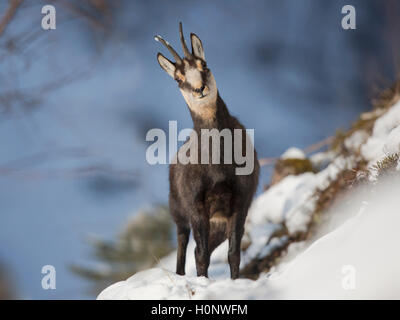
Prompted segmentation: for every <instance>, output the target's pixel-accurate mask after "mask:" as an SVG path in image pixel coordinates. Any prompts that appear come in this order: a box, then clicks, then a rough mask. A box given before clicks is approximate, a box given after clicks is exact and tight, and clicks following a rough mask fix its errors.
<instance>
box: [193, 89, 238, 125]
mask: <svg viewBox="0 0 400 320" xmlns="http://www.w3.org/2000/svg"><path fill="white" fill-rule="evenodd" d="M203 108H209V109H210V110H213V112H212V115H211V116H209V117H202V116H200V115H198V114H197V113H195V112H193V111H192V110H190V115H191V116H192V120H193V129H194V130H195V131H197V132H200V130H201V129H218V130H222V129H224V128H227V124H228V120H229V118H230V117H231V115H230V114H229V111H228V108H227V107H226V104H225V102H224V100H222V98H221V97H220V95H219V92H218V95H217V99H216V101H215V102H214V103H213V104H211V105H209V106H204V107H203Z"/></svg>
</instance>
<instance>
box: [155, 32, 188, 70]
mask: <svg viewBox="0 0 400 320" xmlns="http://www.w3.org/2000/svg"><path fill="white" fill-rule="evenodd" d="M154 40H156V41H159V42H161V43H162V44H163V45H164V46H166V47H167V49H168V50H169V52H171V54H172V55H173V56H174V59H175V60H176V62H177V63H178V64H181V63H182V59H181V57H180V56H179V54H177V53H176V51H175V50H174V48H172V47H171V45H170V44H169V42H168V41H166V40H164V39H163V38H162V37H161V36H159V35H157V36H155V37H154Z"/></svg>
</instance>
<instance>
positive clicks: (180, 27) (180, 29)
mask: <svg viewBox="0 0 400 320" xmlns="http://www.w3.org/2000/svg"><path fill="white" fill-rule="evenodd" d="M179 36H180V39H181V44H182V48H183V53H184V54H185V57H186V58H188V59H191V58H192V54H191V53H190V52H189V49H188V47H187V46H186V42H185V38H184V37H183V31H182V22H179Z"/></svg>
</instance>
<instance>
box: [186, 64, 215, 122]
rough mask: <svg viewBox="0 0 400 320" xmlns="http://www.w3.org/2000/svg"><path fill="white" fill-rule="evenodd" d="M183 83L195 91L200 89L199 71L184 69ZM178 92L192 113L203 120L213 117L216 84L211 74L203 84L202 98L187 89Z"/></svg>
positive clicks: (189, 68)
mask: <svg viewBox="0 0 400 320" xmlns="http://www.w3.org/2000/svg"><path fill="white" fill-rule="evenodd" d="M185 81H186V82H187V83H188V84H190V86H191V87H192V88H195V89H198V88H201V86H202V85H203V83H202V77H201V73H200V71H199V70H198V69H197V68H193V67H188V68H186V70H185ZM180 90H181V93H182V96H183V98H184V99H185V101H186V103H187V104H188V106H189V108H190V109H191V110H192V111H193V112H195V113H196V114H198V115H199V116H201V117H204V118H209V117H212V116H213V115H214V112H215V102H216V101H217V84H216V82H215V79H214V76H213V75H212V73H211V72H210V73H209V76H208V78H207V81H206V83H205V89H204V90H203V96H202V95H201V93H197V92H194V91H189V90H187V89H180Z"/></svg>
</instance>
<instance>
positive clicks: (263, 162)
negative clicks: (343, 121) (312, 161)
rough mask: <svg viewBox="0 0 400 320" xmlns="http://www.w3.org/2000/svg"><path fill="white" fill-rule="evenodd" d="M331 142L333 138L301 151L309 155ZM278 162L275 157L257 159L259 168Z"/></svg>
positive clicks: (277, 158)
mask: <svg viewBox="0 0 400 320" xmlns="http://www.w3.org/2000/svg"><path fill="white" fill-rule="evenodd" d="M332 141H333V137H328V138H325V139H324V140H321V141H318V142H316V143H314V144H312V145H310V146H308V147H307V148H305V149H303V151H304V152H305V153H306V154H310V153H312V152H314V151H317V150H319V149H321V148H323V147H325V146H327V145H328V144H330V143H331V142H332ZM278 160H279V157H275V158H261V159H258V163H259V164H260V166H269V165H273V164H275V162H276V161H278Z"/></svg>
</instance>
